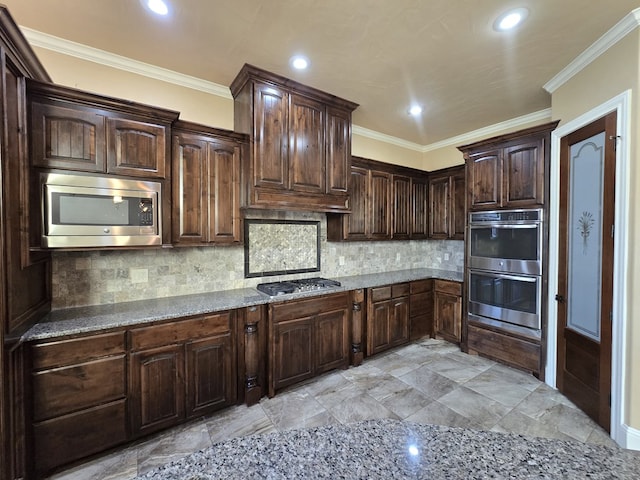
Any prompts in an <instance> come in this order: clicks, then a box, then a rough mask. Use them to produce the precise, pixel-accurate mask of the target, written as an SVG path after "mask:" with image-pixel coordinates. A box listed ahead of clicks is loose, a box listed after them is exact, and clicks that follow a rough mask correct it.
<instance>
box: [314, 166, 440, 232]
mask: <svg viewBox="0 0 640 480" xmlns="http://www.w3.org/2000/svg"><path fill="white" fill-rule="evenodd" d="M352 160H353V164H352V166H351V181H350V185H349V191H350V199H349V202H350V205H351V213H349V214H341V215H336V214H330V215H328V216H327V237H328V239H329V240H332V241H344V240H391V239H394V240H407V239H418V238H427V231H428V175H427V172H422V171H419V170H414V169H410V168H405V167H399V166H396V165H391V164H387V163H382V162H377V161H375V160H369V159H366V158H360V157H353V159H352Z"/></svg>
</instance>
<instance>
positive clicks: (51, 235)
mask: <svg viewBox="0 0 640 480" xmlns="http://www.w3.org/2000/svg"><path fill="white" fill-rule="evenodd" d="M40 178H41V187H42V219H43V222H42V223H43V224H42V246H43V247H45V248H77V247H125V246H145V245H161V244H162V225H161V223H162V215H161V214H160V205H161V204H162V197H161V195H162V191H161V184H160V183H159V182H152V181H142V180H131V179H122V178H115V177H103V176H95V175H72V174H66V173H43V174H41V177H40Z"/></svg>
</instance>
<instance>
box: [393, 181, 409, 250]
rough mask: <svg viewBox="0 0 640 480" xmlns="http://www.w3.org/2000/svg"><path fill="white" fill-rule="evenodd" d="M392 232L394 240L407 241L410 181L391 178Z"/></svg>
mask: <svg viewBox="0 0 640 480" xmlns="http://www.w3.org/2000/svg"><path fill="white" fill-rule="evenodd" d="M392 217H393V230H392V233H391V235H392V237H393V238H395V239H408V238H409V234H410V231H411V179H410V178H409V177H405V176H401V175H394V176H393V215H392Z"/></svg>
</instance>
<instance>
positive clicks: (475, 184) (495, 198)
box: [468, 149, 502, 209]
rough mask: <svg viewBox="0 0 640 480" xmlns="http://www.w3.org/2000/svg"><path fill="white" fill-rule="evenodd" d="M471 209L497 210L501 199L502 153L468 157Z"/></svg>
mask: <svg viewBox="0 0 640 480" xmlns="http://www.w3.org/2000/svg"><path fill="white" fill-rule="evenodd" d="M468 167H469V182H470V185H469V188H470V189H471V199H470V202H471V204H470V207H471V208H478V209H480V208H497V207H500V206H501V199H502V151H501V150H500V149H498V150H491V151H487V152H479V153H474V154H471V155H469V161H468Z"/></svg>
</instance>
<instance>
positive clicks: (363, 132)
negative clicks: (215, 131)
mask: <svg viewBox="0 0 640 480" xmlns="http://www.w3.org/2000/svg"><path fill="white" fill-rule="evenodd" d="M638 11H639V12H640V9H638ZM20 30H21V31H22V32H23V34H24V36H25V37H26V38H27V40H28V41H29V43H30V44H31V45H32V46H34V47H40V48H44V49H47V50H51V51H54V52H57V53H61V54H63V55H69V56H72V57H76V58H80V59H82V60H87V61H90V62H94V63H98V64H100V65H105V66H108V67H112V68H117V69H119V70H124V71H127V72H131V73H136V74H138V75H143V76H145V77H150V78H153V79H156V80H161V81H164V82H167V83H172V84H175V85H179V86H183V87H187V88H191V89H194V90H199V91H202V92H205V93H209V94H212V95H217V96H220V97H223V98H227V99H233V97H232V95H231V91H230V90H229V88H228V87H225V86H223V85H219V84H217V83H214V82H209V81H206V80H202V79H200V78H196V77H192V76H190V75H184V74H182V73H178V72H175V71H173V70H168V69H166V68H161V67H157V66H155V65H151V64H148V63H144V62H139V61H137V60H132V59H130V58H127V57H123V56H121V55H116V54H113V53H110V52H107V51H104V50H100V49H97V48H93V47H89V46H87V45H83V44H80V43H76V42H72V41H70V40H65V39H63V38H59V37H55V36H53V35H49V34H46V33H42V32H39V31H37V30H33V29H30V28H27V27H22V26H21V27H20ZM549 118H551V109H546V110H541V111H539V112H534V113H531V114H528V115H524V116H521V117H517V118H514V119H512V120H507V121H505V122H501V123H497V124H495V125H490V126H488V127H485V128H482V129H479V130H474V131H472V132H468V133H465V134H463V135H458V136H456V137H452V138H449V139H446V140H442V141H440V142H436V143H432V144H429V145H420V144H418V143H415V142H410V141H408V140H403V139H401V138H398V137H394V136H392V135H387V134H385V133H380V132H376V131H375V130H370V129H368V128H365V127H361V126H359V125H353V126H352V132H353V134H355V135H359V136H361V137H365V138H370V139H372V140H377V141H380V142H384V143H388V144H391V145H396V146H398V147H402V148H406V149H407V150H413V151H416V152H419V153H426V152H430V151H432V150H437V149H439V148H444V147H449V146H458V145H463V144H465V143H470V142H472V141H475V140H477V139H478V138H482V137H490V136H492V135H495V134H498V133H503V132H504V131H505V130H507V129H510V128H517V127H520V126H522V125H525V124H528V123H533V122H536V121H544V120H548V119H549Z"/></svg>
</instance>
